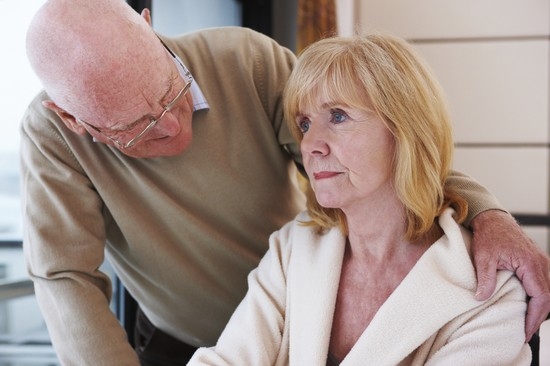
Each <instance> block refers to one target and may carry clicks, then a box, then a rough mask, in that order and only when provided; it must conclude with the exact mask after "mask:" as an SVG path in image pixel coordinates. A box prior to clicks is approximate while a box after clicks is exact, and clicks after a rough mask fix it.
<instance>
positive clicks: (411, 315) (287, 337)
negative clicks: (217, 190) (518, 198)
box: [189, 209, 531, 366]
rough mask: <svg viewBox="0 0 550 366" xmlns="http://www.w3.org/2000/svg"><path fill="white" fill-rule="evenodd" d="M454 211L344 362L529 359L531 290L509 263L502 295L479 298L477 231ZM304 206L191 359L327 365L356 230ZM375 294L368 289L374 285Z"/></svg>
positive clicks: (242, 365)
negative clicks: (321, 231)
mask: <svg viewBox="0 0 550 366" xmlns="http://www.w3.org/2000/svg"><path fill="white" fill-rule="evenodd" d="M452 212H453V211H452V210H451V209H448V210H446V211H445V212H444V213H443V215H442V216H441V217H440V219H439V223H440V225H441V227H442V228H443V231H444V235H443V236H442V237H441V238H440V239H439V240H438V241H437V242H435V243H434V244H433V245H432V246H431V247H430V248H429V249H428V250H427V251H426V252H425V253H424V255H423V256H422V257H421V258H420V260H419V261H418V262H417V264H416V265H415V266H414V267H413V269H412V270H411V272H410V273H409V274H408V275H407V276H406V277H405V278H404V279H403V281H402V282H401V284H400V285H399V286H398V287H397V289H396V290H395V291H394V292H393V294H392V295H391V296H390V297H389V298H388V299H387V301H386V302H385V303H384V304H383V305H382V307H381V308H380V309H379V311H378V312H377V314H376V316H375V317H374V319H373V320H372V322H371V323H370V325H369V326H368V327H367V329H365V331H364V332H363V334H362V335H361V337H360V338H359V340H358V341H357V343H356V344H355V346H354V347H353V349H352V350H351V351H350V352H349V354H348V355H347V356H346V358H345V359H344V360H343V361H342V363H341V365H342V366H344V365H361V366H363V365H373V366H383V365H424V364H425V365H445V366H449V365H461V366H463V365H475V366H481V365H499V366H503V365H511V366H512V365H513V366H519V365H529V364H530V361H531V351H530V349H529V346H528V345H527V344H525V342H524V337H525V336H524V319H525V311H526V301H525V299H526V295H525V292H524V290H523V288H522V287H521V284H520V282H519V281H518V280H517V278H516V277H515V276H514V274H513V273H511V272H508V271H500V272H499V273H498V282H497V288H496V292H495V293H494V295H493V296H492V297H491V298H490V299H489V300H487V301H485V302H479V301H476V300H475V299H474V293H475V291H476V276H475V270H474V267H473V265H472V262H471V260H470V256H469V243H470V234H469V232H468V231H467V230H465V229H464V228H462V227H461V226H459V225H458V224H457V223H456V222H455V221H454V220H453V218H452ZM307 219H308V216H307V215H306V214H305V213H302V214H300V215H298V216H297V218H296V220H294V221H292V222H290V223H288V224H287V225H285V226H284V227H283V228H282V229H281V230H279V231H278V232H275V233H274V234H273V235H272V236H271V238H270V248H269V251H268V252H267V254H266V255H265V257H264V258H263V259H262V261H261V263H260V264H259V266H258V268H257V269H255V270H254V271H253V272H251V273H250V276H249V290H248V293H247V295H246V297H245V298H244V300H243V301H242V303H241V304H240V305H239V307H238V308H237V310H236V311H235V313H234V314H233V316H232V318H231V320H230V322H229V324H228V325H227V327H226V328H225V330H224V332H223V334H222V335H221V337H220V339H219V340H218V343H217V345H216V346H215V347H212V348H201V349H199V350H198V351H197V353H196V354H195V356H194V357H193V359H192V360H191V362H190V363H189V365H238V366H261V365H289V364H290V365H296V366H314V365H318V366H321V365H326V362H327V361H326V360H327V354H328V346H329V339H330V333H331V327H332V318H333V313H334V306H335V301H336V294H337V289H338V282H339V278H340V270H341V266H342V259H343V255H344V248H345V243H346V238H345V237H344V236H343V235H342V233H341V232H340V231H339V230H337V229H333V230H331V231H329V232H328V233H326V234H325V235H317V234H316V233H315V232H314V231H313V230H312V229H311V228H308V227H304V226H302V225H300V224H299V222H300V221H304V220H307ZM365 296H368V294H365Z"/></svg>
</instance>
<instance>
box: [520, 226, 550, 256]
mask: <svg viewBox="0 0 550 366" xmlns="http://www.w3.org/2000/svg"><path fill="white" fill-rule="evenodd" d="M523 230H525V233H526V234H527V235H529V237H530V238H531V239H532V240H533V241H534V242H535V243H537V245H538V246H539V248H540V249H542V250H543V251H544V252H545V253H548V254H550V245H549V243H548V240H549V238H550V237H549V233H550V230H549V229H548V228H545V227H537V226H524V227H523Z"/></svg>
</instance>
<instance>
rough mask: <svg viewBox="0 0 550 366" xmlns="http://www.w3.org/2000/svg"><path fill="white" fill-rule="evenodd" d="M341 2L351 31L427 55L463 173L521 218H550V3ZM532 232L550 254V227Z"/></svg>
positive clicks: (344, 27) (343, 21)
mask: <svg viewBox="0 0 550 366" xmlns="http://www.w3.org/2000/svg"><path fill="white" fill-rule="evenodd" d="M336 1H337V4H338V5H339V8H338V9H343V8H346V9H347V10H346V11H344V10H340V13H339V18H338V19H339V27H340V28H339V29H340V30H341V32H342V33H344V34H345V33H349V32H351V31H353V30H355V29H357V30H359V31H366V30H370V29H375V30H385V31H390V32H392V33H394V34H397V35H400V36H402V37H404V38H406V39H408V40H410V41H412V42H414V43H415V45H416V46H417V48H418V49H419V50H420V52H421V53H422V54H423V55H424V56H425V58H426V59H427V61H428V62H429V64H430V65H431V66H432V68H433V70H434V71H435V73H436V75H437V77H438V79H439V80H440V82H441V84H442V85H443V88H444V89H445V91H446V94H447V97H448V100H449V104H450V108H451V113H452V116H453V121H454V128H455V141H456V146H457V148H456V154H455V164H454V165H455V168H456V169H458V170H460V171H463V172H465V173H467V174H470V175H471V176H473V177H474V178H476V179H477V180H478V181H480V182H481V183H483V184H484V185H485V186H487V187H488V188H489V189H490V190H491V191H492V192H493V193H494V194H495V195H496V196H497V197H498V199H499V200H500V201H501V202H502V203H503V205H504V206H505V207H506V208H507V209H509V210H510V211H512V212H513V213H519V214H537V215H549V214H550V211H549V186H550V185H549V164H550V162H549V160H550V158H549V152H550V149H549V146H550V141H549V139H550V133H549V125H550V119H549V83H550V77H549V69H550V67H549V65H550V60H549V56H550V2H549V1H548V0H481V1H480V0H460V1H457V0H455V1H440V0H416V1H406V0H401V1H398V0H384V1H380V0H336ZM350 9H353V12H350ZM525 229H526V231H527V232H528V234H529V235H530V236H531V237H532V238H533V239H534V240H535V241H536V242H537V244H539V245H540V246H541V248H543V249H544V250H545V251H547V252H549V253H550V247H549V238H550V235H549V229H548V228H546V227H543V226H541V227H533V226H528V227H527V226H526V227H525Z"/></svg>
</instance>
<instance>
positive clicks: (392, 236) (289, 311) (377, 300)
mask: <svg viewBox="0 0 550 366" xmlns="http://www.w3.org/2000/svg"><path fill="white" fill-rule="evenodd" d="M284 100H285V112H286V116H287V118H288V121H289V123H290V124H291V128H292V129H293V131H294V132H295V134H296V136H297V138H298V140H299V141H301V151H302V154H303V159H304V166H305V169H306V172H307V175H308V177H309V183H308V186H307V193H308V209H307V212H304V213H302V214H300V215H298V216H297V217H296V219H295V220H294V221H292V222H290V223H288V224H287V225H285V226H284V227H283V228H282V229H281V230H279V231H278V232H276V233H274V234H273V235H272V236H271V239H270V249H269V251H268V253H267V254H266V255H265V257H264V258H263V259H262V261H261V263H260V265H259V266H258V268H257V269H255V270H254V271H253V272H252V273H251V274H250V276H249V291H248V294H247V295H246V297H245V298H244V300H243V301H242V303H241V304H240V305H239V307H238V308H237V310H236V312H235V313H234V314H233V317H232V318H231V320H230V322H229V324H228V325H227V327H226V329H225V331H224V332H223V334H222V336H221V338H220V339H219V341H218V343H217V345H216V346H215V347H212V348H209V349H207V348H202V349H199V351H197V353H196V354H195V356H194V358H193V359H192V360H191V363H190V364H191V365H198V364H208V365H227V364H229V365H254V366H258V365H287V364H290V365H299V366H302V365H376V366H380V365H420V364H427V365H476V366H479V365H514V366H518V365H528V364H529V363H530V360H531V352H530V349H529V346H528V345H527V344H525V338H524V320H525V311H526V302H525V301H526V300H525V299H526V295H525V292H524V290H523V289H522V287H521V285H520V283H519V281H518V280H517V279H516V277H515V276H514V274H513V273H512V272H507V271H500V272H499V274H498V283H497V290H496V292H495V293H494V295H493V296H492V297H491V298H489V299H488V300H487V301H483V302H480V301H477V300H476V299H475V298H474V295H475V290H476V275H475V270H474V267H473V265H472V262H471V259H470V252H469V243H470V239H471V235H470V232H468V231H467V230H466V229H465V228H464V227H463V226H461V225H460V223H461V222H462V220H463V219H464V217H465V215H466V211H467V204H466V202H465V200H464V199H463V198H461V197H460V196H459V195H458V194H457V193H456V192H454V191H452V187H451V188H449V187H448V186H445V185H444V182H445V180H446V179H447V176H448V175H449V171H450V169H451V164H452V153H453V140H452V130H451V123H450V120H449V116H448V112H447V108H446V104H445V101H444V97H443V95H442V92H441V91H440V89H439V86H438V84H437V82H436V81H435V80H434V78H433V76H432V75H431V74H430V72H429V71H428V68H427V67H426V66H425V65H424V64H423V62H422V61H421V60H420V58H419V57H418V56H417V55H416V54H415V53H414V51H413V49H412V47H411V46H409V45H408V44H407V43H406V42H404V41H403V40H401V39H399V38H396V37H393V36H388V35H382V34H372V35H367V36H362V37H355V38H338V37H335V38H328V39H325V40H321V41H319V42H317V43H315V44H314V45H312V46H310V47H309V48H308V49H307V50H306V51H305V52H304V53H303V54H302V55H301V57H300V59H299V62H298V64H297V66H296V68H295V69H294V71H293V72H292V75H291V77H290V80H289V82H288V85H287V87H286V90H285V99H284Z"/></svg>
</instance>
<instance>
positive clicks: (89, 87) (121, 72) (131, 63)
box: [27, 0, 166, 119]
mask: <svg viewBox="0 0 550 366" xmlns="http://www.w3.org/2000/svg"><path fill="white" fill-rule="evenodd" d="M27 55H28V58H29V61H30V64H31V66H32V68H33V69H34V71H35V72H36V74H37V76H38V77H39V79H40V80H41V82H42V84H43V86H44V88H45V90H46V91H47V92H48V94H49V95H50V97H51V98H52V99H53V101H54V102H55V103H56V104H57V105H58V106H59V107H61V108H63V109H65V110H67V111H68V112H70V113H72V114H78V115H79V117H80V118H82V119H85V118H92V117H93V116H91V113H95V114H97V115H98V116H97V118H100V116H102V115H106V114H108V113H109V110H111V109H112V107H113V104H115V103H119V104H120V102H121V101H120V100H119V99H121V98H122V97H123V96H124V95H126V94H127V93H128V90H135V91H136V92H137V93H140V90H145V86H146V85H147V84H149V86H150V84H151V83H153V88H152V89H154V80H152V79H151V78H154V75H155V70H153V69H154V68H153V67H147V66H144V65H159V63H160V64H161V65H162V62H163V60H164V61H166V55H165V51H164V50H163V48H162V46H161V45H160V42H158V40H157V38H156V35H155V33H154V32H153V30H152V29H151V27H150V26H149V24H148V23H147V22H146V21H145V20H144V19H143V18H142V17H141V16H140V15H139V14H137V13H136V12H135V11H134V10H133V9H132V8H131V7H130V6H128V4H127V3H126V2H125V1H124V0H93V1H90V0H48V1H47V2H46V4H45V5H44V6H43V7H42V8H41V9H40V10H39V11H38V13H37V14H36V16H35V17H34V19H33V20H32V22H31V25H30V27H29V30H28V33H27ZM137 61H139V62H137ZM156 71H157V74H158V70H156ZM161 71H162V70H161ZM126 99H127V98H126ZM94 118H95V117H94Z"/></svg>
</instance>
